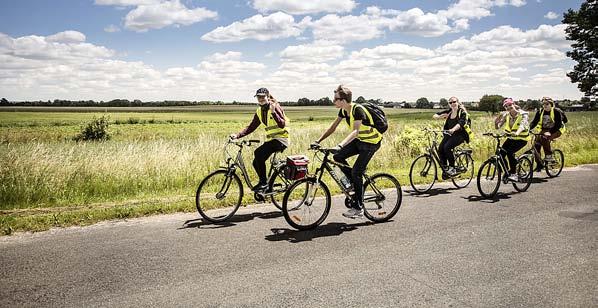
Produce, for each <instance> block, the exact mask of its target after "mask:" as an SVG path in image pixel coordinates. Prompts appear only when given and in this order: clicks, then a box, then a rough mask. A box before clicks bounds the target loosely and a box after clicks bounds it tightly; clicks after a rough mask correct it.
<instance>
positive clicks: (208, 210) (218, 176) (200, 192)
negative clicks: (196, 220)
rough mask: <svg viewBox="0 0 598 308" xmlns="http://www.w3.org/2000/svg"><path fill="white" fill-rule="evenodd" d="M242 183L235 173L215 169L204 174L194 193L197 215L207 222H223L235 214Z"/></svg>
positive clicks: (241, 193)
mask: <svg viewBox="0 0 598 308" xmlns="http://www.w3.org/2000/svg"><path fill="white" fill-rule="evenodd" d="M242 197H243V185H242V184H241V179H239V177H238V176H237V175H236V174H234V173H233V174H229V172H228V170H217V171H214V172H212V173H210V174H209V175H208V176H206V177H205V178H204V179H203V180H202V181H201V183H200V184H199V187H198V188H197V192H196V194H195V207H196V208H197V211H198V212H199V215H201V217H203V218H204V219H205V220H207V221H209V222H214V223H218V222H223V221H226V220H227V219H229V218H231V217H232V216H233V215H235V212H237V210H238V209H239V206H240V205H241V198H242Z"/></svg>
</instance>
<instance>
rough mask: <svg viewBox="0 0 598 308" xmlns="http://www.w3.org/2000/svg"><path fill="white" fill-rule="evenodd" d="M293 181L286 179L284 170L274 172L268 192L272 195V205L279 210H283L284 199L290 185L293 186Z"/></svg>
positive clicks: (269, 182)
mask: <svg viewBox="0 0 598 308" xmlns="http://www.w3.org/2000/svg"><path fill="white" fill-rule="evenodd" d="M291 183H292V181H290V180H287V179H286V178H285V177H284V169H277V170H274V173H272V176H271V177H270V180H269V181H268V190H269V192H270V193H272V195H270V200H272V204H274V206H275V207H276V208H278V209H279V210H282V199H283V197H284V192H285V191H286V190H287V188H288V187H289V185H291Z"/></svg>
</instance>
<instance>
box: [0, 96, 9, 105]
mask: <svg viewBox="0 0 598 308" xmlns="http://www.w3.org/2000/svg"><path fill="white" fill-rule="evenodd" d="M8 105H10V103H9V102H8V100H7V99H6V98H4V97H3V98H2V100H0V106H8Z"/></svg>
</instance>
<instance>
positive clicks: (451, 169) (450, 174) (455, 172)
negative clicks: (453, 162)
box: [446, 167, 457, 177]
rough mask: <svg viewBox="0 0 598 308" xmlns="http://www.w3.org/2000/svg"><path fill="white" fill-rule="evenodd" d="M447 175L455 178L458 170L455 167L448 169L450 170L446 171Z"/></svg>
mask: <svg viewBox="0 0 598 308" xmlns="http://www.w3.org/2000/svg"><path fill="white" fill-rule="evenodd" d="M446 174H447V175H448V176H449V177H453V176H455V175H457V170H455V167H448V170H446Z"/></svg>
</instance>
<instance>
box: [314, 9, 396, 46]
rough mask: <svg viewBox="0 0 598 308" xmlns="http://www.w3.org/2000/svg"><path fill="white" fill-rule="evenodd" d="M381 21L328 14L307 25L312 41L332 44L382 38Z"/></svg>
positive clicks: (365, 17) (366, 16) (364, 17)
mask: <svg viewBox="0 0 598 308" xmlns="http://www.w3.org/2000/svg"><path fill="white" fill-rule="evenodd" d="M381 22H382V20H379V19H376V18H371V17H370V16H368V15H360V16H353V15H347V16H338V15H335V14H329V15H326V16H324V17H322V18H320V19H319V20H317V21H314V22H311V23H310V24H309V26H310V28H311V29H312V33H313V36H314V39H315V40H316V41H318V40H324V41H329V42H333V43H339V44H343V43H349V42H353V41H365V40H370V39H373V38H377V37H380V36H382V34H383V31H382V29H381V28H382V27H383V26H384V25H383V24H381Z"/></svg>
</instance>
